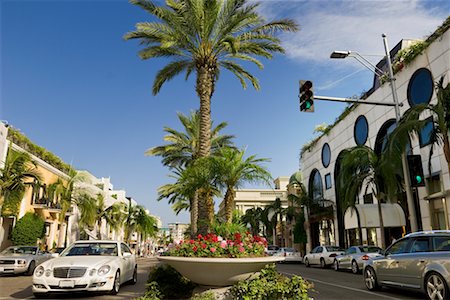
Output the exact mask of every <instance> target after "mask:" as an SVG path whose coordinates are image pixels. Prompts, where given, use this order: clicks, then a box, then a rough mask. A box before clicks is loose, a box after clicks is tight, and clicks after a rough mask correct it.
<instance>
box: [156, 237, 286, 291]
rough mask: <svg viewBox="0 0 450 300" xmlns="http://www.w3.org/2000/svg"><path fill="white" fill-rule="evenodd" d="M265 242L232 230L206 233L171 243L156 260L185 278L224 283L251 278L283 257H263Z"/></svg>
mask: <svg viewBox="0 0 450 300" xmlns="http://www.w3.org/2000/svg"><path fill="white" fill-rule="evenodd" d="M266 246H267V241H266V239H265V238H262V237H259V236H252V235H251V234H250V233H245V234H241V233H238V232H236V233H234V234H233V235H232V236H231V237H229V238H222V237H221V236H218V235H216V234H213V233H210V234H207V235H206V236H202V235H200V234H199V235H198V236H197V238H196V239H190V240H185V241H181V242H180V243H179V244H176V245H172V246H171V247H170V248H169V250H168V251H167V253H166V255H165V256H160V257H159V258H158V259H159V260H160V261H162V262H165V263H167V264H169V265H170V266H172V267H173V268H175V269H176V270H177V271H178V272H180V273H181V274H182V275H183V276H185V277H186V278H188V279H189V280H191V281H193V282H195V283H198V284H201V285H212V286H228V285H232V284H234V283H236V282H238V281H240V280H245V279H249V278H253V277H254V276H256V275H257V274H258V272H259V271H260V270H261V269H262V268H264V266H265V265H267V264H269V263H274V262H278V261H283V260H284V257H274V256H267V255H266V254H265V251H264V250H265V247H266Z"/></svg>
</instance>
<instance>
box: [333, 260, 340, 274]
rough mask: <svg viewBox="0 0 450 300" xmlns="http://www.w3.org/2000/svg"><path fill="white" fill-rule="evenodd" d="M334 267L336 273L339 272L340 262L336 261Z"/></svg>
mask: <svg viewBox="0 0 450 300" xmlns="http://www.w3.org/2000/svg"><path fill="white" fill-rule="evenodd" d="M333 266H334V270H335V271H339V262H338V261H337V260H336V259H335V260H334V264H333Z"/></svg>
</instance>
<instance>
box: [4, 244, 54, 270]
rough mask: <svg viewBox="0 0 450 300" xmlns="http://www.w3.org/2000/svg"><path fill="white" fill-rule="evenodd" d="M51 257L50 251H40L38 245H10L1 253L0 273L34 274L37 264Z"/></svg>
mask: <svg viewBox="0 0 450 300" xmlns="http://www.w3.org/2000/svg"><path fill="white" fill-rule="evenodd" d="M50 258H52V257H51V255H50V254H49V253H45V252H42V251H40V250H39V248H38V247H37V246H11V247H8V248H6V249H5V250H3V251H2V252H1V253H0V275H2V274H20V273H25V274H26V275H33V271H34V269H35V268H36V266H38V265H39V264H41V263H42V262H44V261H46V260H47V259H50Z"/></svg>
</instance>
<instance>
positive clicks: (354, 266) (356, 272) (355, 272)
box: [352, 260, 359, 274]
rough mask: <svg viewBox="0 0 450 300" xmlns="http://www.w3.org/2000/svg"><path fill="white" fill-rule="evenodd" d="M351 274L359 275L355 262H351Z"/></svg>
mask: <svg viewBox="0 0 450 300" xmlns="http://www.w3.org/2000/svg"><path fill="white" fill-rule="evenodd" d="M352 273H353V274H358V273H359V267H358V263H357V262H356V260H353V261H352Z"/></svg>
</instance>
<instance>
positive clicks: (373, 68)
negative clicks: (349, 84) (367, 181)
mask: <svg viewBox="0 0 450 300" xmlns="http://www.w3.org/2000/svg"><path fill="white" fill-rule="evenodd" d="M381 37H382V38H383V44H384V51H385V58H386V62H387V67H388V75H389V76H388V79H389V83H390V85H391V91H392V98H393V100H394V103H395V106H394V107H395V120H396V122H397V125H398V123H399V121H400V105H399V103H398V97H397V88H396V86H395V78H394V72H393V70H392V62H391V56H390V54H389V47H388V44H387V37H386V35H385V34H384V33H383V34H382V35H381ZM346 57H353V58H355V59H356V60H357V61H358V62H360V63H361V64H362V65H363V66H365V67H366V68H368V69H369V70H370V71H372V72H373V73H374V74H375V75H377V76H379V77H381V76H383V75H384V72H383V71H382V70H381V69H379V68H378V67H377V66H375V65H373V64H372V63H371V62H370V61H368V60H367V59H366V58H365V57H363V56H362V55H360V54H359V53H358V52H355V51H333V52H332V53H331V55H330V58H337V59H343V58H346ZM402 169H403V177H404V178H405V190H406V199H407V202H408V212H409V218H410V219H409V221H410V224H411V231H412V232H415V231H417V230H418V226H417V220H416V209H415V203H414V197H413V194H412V192H411V181H410V178H409V170H408V162H407V159H406V155H405V153H403V154H402Z"/></svg>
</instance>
